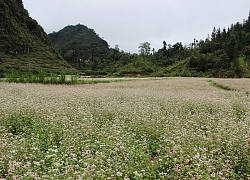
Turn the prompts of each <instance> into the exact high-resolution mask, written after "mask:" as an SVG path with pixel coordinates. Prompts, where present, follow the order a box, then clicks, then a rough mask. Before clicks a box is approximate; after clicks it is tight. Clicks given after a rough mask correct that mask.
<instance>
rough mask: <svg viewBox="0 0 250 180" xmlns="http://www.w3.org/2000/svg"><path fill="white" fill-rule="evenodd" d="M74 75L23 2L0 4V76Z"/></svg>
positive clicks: (1, 1) (1, 0) (14, 0)
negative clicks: (27, 73)
mask: <svg viewBox="0 0 250 180" xmlns="http://www.w3.org/2000/svg"><path fill="white" fill-rule="evenodd" d="M40 69H42V70H45V71H47V72H60V71H61V70H65V71H74V69H73V68H72V67H71V66H70V65H69V64H68V63H67V62H66V61H65V60H64V59H63V57H62V56H61V55H60V53H58V52H57V51H56V50H55V49H54V48H53V46H52V44H51V41H50V39H49V38H48V35H47V34H46V33H45V32H44V30H43V28H42V27H41V26H40V25H39V24H38V23H37V21H36V20H34V19H32V18H31V17H30V16H29V13H28V11H27V10H26V9H24V6H23V2H22V0H0V76H3V74H4V73H8V72H10V71H12V70H17V71H22V72H25V71H33V72H37V71H38V70H40Z"/></svg>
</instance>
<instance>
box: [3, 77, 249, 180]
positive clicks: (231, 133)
mask: <svg viewBox="0 0 250 180" xmlns="http://www.w3.org/2000/svg"><path fill="white" fill-rule="evenodd" d="M212 80H213V82H216V83H218V84H223V85H224V86H228V87H234V88H237V89H238V91H224V90H221V89H218V88H215V87H213V86H210V85H209V83H208V82H207V79H201V78H162V79H157V80H148V79H146V80H145V79H144V80H139V81H136V82H133V81H130V82H116V83H109V84H95V85H94V86H93V85H79V86H65V85H49V86H47V85H46V86H44V85H43V84H16V83H1V85H0V95H1V102H0V105H1V108H0V117H1V125H0V179H51V178H52V179H127V180H128V179H131V180H133V179H236V180H237V179H238V180H239V179H249V178H250V164H249V158H250V157H249V155H250V148H249V141H250V134H249V126H250V119H249V101H250V99H249V98H250V97H249V96H247V95H246V94H245V92H246V91H248V92H249V91H250V88H249V83H250V81H249V79H227V80H224V79H212ZM145 88H146V89H145Z"/></svg>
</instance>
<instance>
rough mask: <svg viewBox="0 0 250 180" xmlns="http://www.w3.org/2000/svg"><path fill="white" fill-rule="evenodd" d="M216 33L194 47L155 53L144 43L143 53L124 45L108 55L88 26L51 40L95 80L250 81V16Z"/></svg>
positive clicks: (65, 31) (170, 47)
mask: <svg viewBox="0 0 250 180" xmlns="http://www.w3.org/2000/svg"><path fill="white" fill-rule="evenodd" d="M211 29H212V33H211V35H209V36H208V37H207V38H206V39H205V40H197V39H195V37H194V41H193V42H191V43H190V44H189V45H183V44H182V43H181V42H177V43H175V44H173V45H171V44H168V43H167V40H163V42H159V43H162V48H161V49H159V50H155V49H154V48H151V47H150V43H149V42H143V43H141V44H140V45H139V47H138V52H139V53H138V54H130V53H127V52H124V51H121V50H120V49H119V46H118V45H117V46H116V47H115V48H110V49H109V50H108V51H107V44H106V42H105V41H103V40H100V41H99V42H98V43H95V42H96V39H98V38H99V37H98V36H97V35H95V33H94V31H93V30H91V29H88V28H87V27H86V26H83V25H77V26H68V27H66V28H64V29H63V30H61V31H60V32H59V33H52V34H51V35H50V38H51V40H52V41H53V42H54V43H53V44H54V46H55V48H57V49H58V50H59V51H60V52H61V53H62V55H63V56H64V57H65V59H67V61H68V62H70V63H72V62H73V64H74V66H75V67H77V68H78V69H79V70H80V71H82V72H83V73H87V74H89V75H91V74H95V75H97V74H101V75H103V74H109V75H138V74H140V75H146V76H205V77H250V16H249V17H248V19H247V20H244V21H243V23H239V22H237V23H236V24H232V25H231V26H229V27H225V28H223V29H220V28H216V27H214V28H213V27H211ZM105 53H106V54H105Z"/></svg>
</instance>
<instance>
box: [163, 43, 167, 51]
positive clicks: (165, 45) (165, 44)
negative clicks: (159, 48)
mask: <svg viewBox="0 0 250 180" xmlns="http://www.w3.org/2000/svg"><path fill="white" fill-rule="evenodd" d="M163 49H164V50H166V49H167V43H166V41H163Z"/></svg>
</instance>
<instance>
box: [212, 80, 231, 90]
mask: <svg viewBox="0 0 250 180" xmlns="http://www.w3.org/2000/svg"><path fill="white" fill-rule="evenodd" d="M208 82H209V84H210V86H214V87H217V88H220V89H223V90H225V91H236V89H235V88H232V87H229V86H225V85H222V84H219V83H217V82H214V81H212V80H209V81H208Z"/></svg>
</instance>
